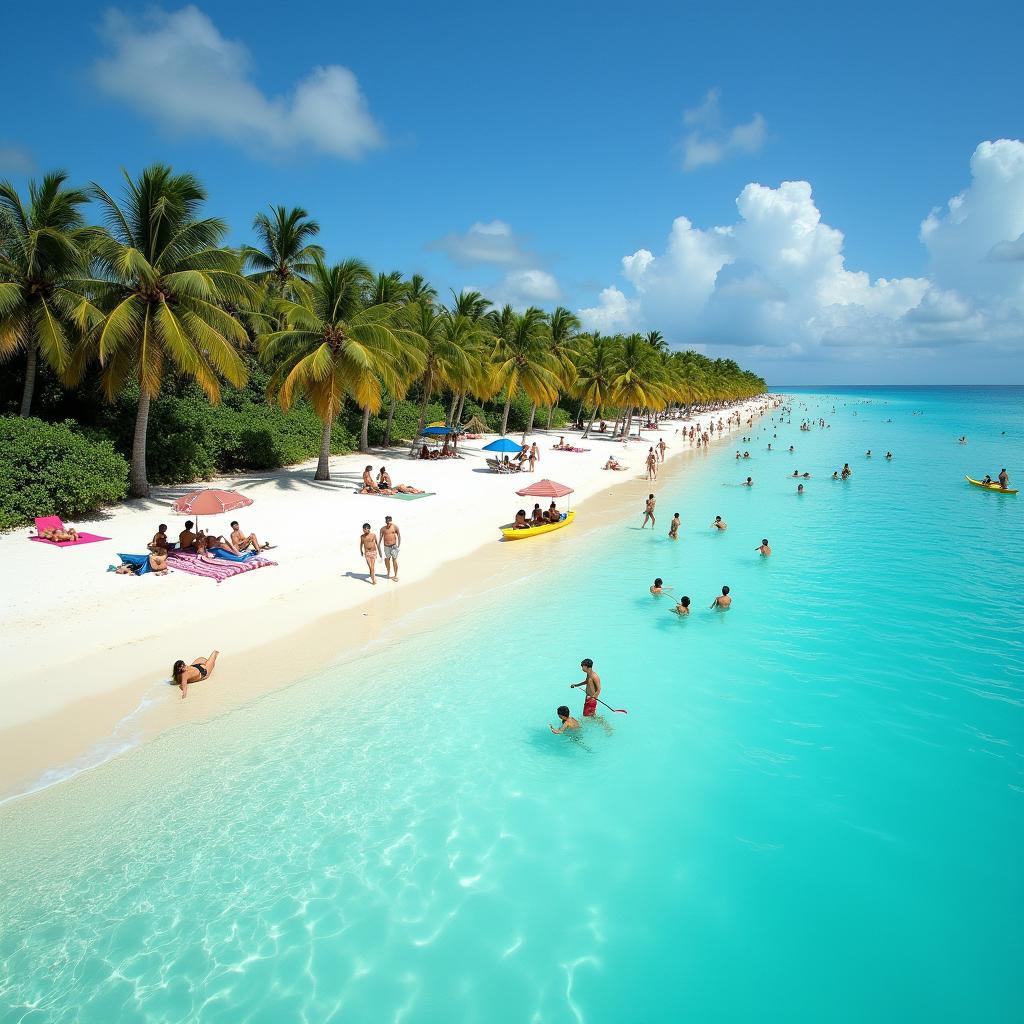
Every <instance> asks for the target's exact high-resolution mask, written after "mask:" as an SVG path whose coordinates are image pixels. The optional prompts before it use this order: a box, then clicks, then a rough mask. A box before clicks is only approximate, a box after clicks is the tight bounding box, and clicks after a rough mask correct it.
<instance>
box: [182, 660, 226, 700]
mask: <svg viewBox="0 0 1024 1024" xmlns="http://www.w3.org/2000/svg"><path fill="white" fill-rule="evenodd" d="M218 654H220V651H213V652H212V653H211V654H210V656H209V657H208V658H196V660H195V661H193V662H192V664H191V665H187V664H186V663H185V662H184V661H182V660H181V659H180V658H179V659H178V660H177V661H176V662H175V663H174V668H172V669H171V682H172V683H173V684H174V685H175V686H180V687H181V699H182V700H184V699H185V698H186V697H187V696H188V688H189V684H190V683H198V682H199V681H200V680H201V679H209V678H210V676H212V675H213V670H214V668H215V667H216V665H217V655H218Z"/></svg>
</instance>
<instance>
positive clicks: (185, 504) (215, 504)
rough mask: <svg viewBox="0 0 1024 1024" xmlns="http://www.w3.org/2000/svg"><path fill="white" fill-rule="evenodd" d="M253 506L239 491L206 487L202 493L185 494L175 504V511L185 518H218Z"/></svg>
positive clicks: (191, 492)
mask: <svg viewBox="0 0 1024 1024" xmlns="http://www.w3.org/2000/svg"><path fill="white" fill-rule="evenodd" d="M251 504H252V498H247V497H246V496H245V495H244V494H239V493H238V491H224V490H221V489H220V488H219V487H204V488H203V489H202V490H201V491H190V492H189V493H188V494H183V495H182V496H181V497H180V498H179V499H178V500H177V501H176V502H175V503H174V511H175V512H179V513H180V514H181V515H183V516H195V517H196V519H198V518H199V516H216V515H222V514H223V513H225V512H234V511H235V509H236V508H245V507H246V506H247V505H251Z"/></svg>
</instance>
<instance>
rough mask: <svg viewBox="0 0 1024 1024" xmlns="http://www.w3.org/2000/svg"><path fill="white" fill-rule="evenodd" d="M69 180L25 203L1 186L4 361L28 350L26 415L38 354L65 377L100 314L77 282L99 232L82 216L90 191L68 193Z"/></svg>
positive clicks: (0, 335)
mask: <svg viewBox="0 0 1024 1024" xmlns="http://www.w3.org/2000/svg"><path fill="white" fill-rule="evenodd" d="M67 177H68V176H67V174H65V173H64V172H63V171H53V172H51V173H50V174H47V175H46V176H45V177H44V178H43V180H42V181H41V182H36V181H31V182H29V186H28V203H27V204H26V203H24V202H23V201H22V199H21V197H20V196H19V195H18V193H17V191H16V190H15V188H14V186H13V185H12V184H11V183H10V182H9V181H4V182H0V360H7V359H10V358H11V357H12V356H14V355H15V353H17V352H24V353H25V385H24V388H23V389H22V393H21V415H22V416H28V415H29V414H30V413H31V411H32V396H33V394H34V392H35V384H36V369H37V365H38V360H39V357H40V356H41V357H42V358H43V360H44V361H45V362H46V363H47V365H49V366H50V367H51V368H52V369H53V370H54V371H55V372H56V373H57V374H58V375H60V376H63V375H64V374H65V372H66V371H67V369H68V366H69V363H70V360H71V350H72V343H73V340H74V337H75V335H76V334H80V333H81V332H82V331H84V330H85V329H87V328H88V327H89V326H90V325H91V324H92V323H93V322H95V319H96V318H97V317H98V315H99V311H98V310H96V308H95V307H94V306H92V304H91V303H89V302H88V301H87V300H86V298H85V297H84V296H83V295H82V293H81V292H80V291H79V290H78V287H77V284H76V280H77V279H80V278H81V277H83V276H84V272H85V266H86V262H87V248H88V244H89V240H90V238H91V237H92V235H93V234H94V232H93V231H92V230H91V229H90V228H87V227H85V226H84V223H85V222H84V220H83V218H82V214H81V212H80V207H82V206H84V205H85V204H86V203H87V202H88V201H89V194H88V192H86V191H84V190H83V189H77V188H67V187H66V186H65V182H66V181H67Z"/></svg>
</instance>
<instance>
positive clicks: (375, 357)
mask: <svg viewBox="0 0 1024 1024" xmlns="http://www.w3.org/2000/svg"><path fill="white" fill-rule="evenodd" d="M369 279H370V273H369V269H368V268H367V267H366V265H365V264H364V263H362V262H360V261H359V260H346V261H345V262H343V263H338V264H336V265H334V266H327V264H325V263H324V261H323V260H322V259H320V258H319V257H317V258H315V259H314V261H313V269H312V272H311V274H310V282H309V288H308V289H305V291H306V292H307V294H306V295H305V296H304V298H303V300H302V301H301V302H290V301H288V300H282V301H281V304H280V310H281V313H282V314H283V316H284V318H285V326H284V327H283V328H282V329H281V330H276V331H270V332H268V333H267V334H264V335H263V336H262V337H261V338H260V348H261V354H262V356H263V358H264V359H265V360H266V361H267V362H269V363H272V364H274V363H276V369H275V371H274V374H273V376H272V377H271V381H270V385H269V388H268V392H269V393H274V392H276V393H277V397H278V401H279V402H280V404H281V408H282V409H285V410H287V409H289V408H291V405H292V403H293V402H294V400H295V396H296V395H297V394H298V393H302V394H305V395H306V396H307V397H308V398H309V400H310V402H311V403H312V405H313V408H314V410H315V411H316V414H317V415H318V416H319V417H320V419H321V420H323V424H324V430H323V438H322V442H321V446H320V461H319V463H318V464H317V469H316V477H315V479H317V480H330V478H331V467H330V458H331V430H332V426H333V424H334V418H335V417H336V416H337V415H338V412H339V411H340V410H341V407H342V404H343V403H344V401H345V398H346V397H347V396H350V397H351V398H353V399H354V400H355V402H356V404H357V405H359V406H360V407H361V408H363V409H369V410H370V411H371V412H378V411H379V410H380V405H381V380H382V379H383V380H384V381H385V383H387V382H388V380H389V379H390V375H391V373H392V372H393V371H392V369H391V368H392V367H395V366H403V367H404V366H407V365H409V364H410V363H412V362H414V361H415V353H416V346H415V344H414V332H412V331H411V330H410V329H409V328H408V327H407V326H406V325H404V324H402V323H400V322H398V316H397V315H398V313H399V312H400V309H401V307H399V306H396V305H391V304H389V305H371V306H366V305H364V303H363V296H364V294H365V289H366V287H367V284H368V281H369Z"/></svg>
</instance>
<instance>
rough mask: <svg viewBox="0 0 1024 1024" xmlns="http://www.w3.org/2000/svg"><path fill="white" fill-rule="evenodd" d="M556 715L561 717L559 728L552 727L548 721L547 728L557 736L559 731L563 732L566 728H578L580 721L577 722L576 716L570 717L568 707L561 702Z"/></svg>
mask: <svg viewBox="0 0 1024 1024" xmlns="http://www.w3.org/2000/svg"><path fill="white" fill-rule="evenodd" d="M558 717H559V718H560V719H561V721H562V726H561V728H559V729H556V728H555V727H554V726H553V725H551V724H550V723H549V724H548V728H549V729H550V730H551V731H552V732H553V733H554V734H555V735H556V736H558V735H560V734H561V733H563V732H565V730H566V729H578V728H579V727H580V723H579V720H578V719H576V718H573V717H572V715H570V714H569V709H568V708H567V707H566V706H565V705H564V704H563V705H562V706H561V707H560V708H559V709H558Z"/></svg>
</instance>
